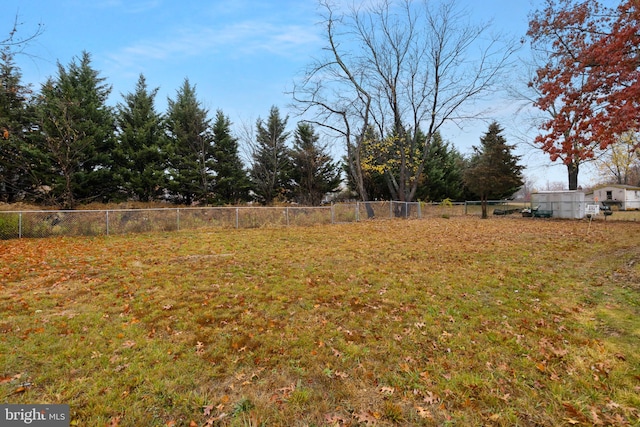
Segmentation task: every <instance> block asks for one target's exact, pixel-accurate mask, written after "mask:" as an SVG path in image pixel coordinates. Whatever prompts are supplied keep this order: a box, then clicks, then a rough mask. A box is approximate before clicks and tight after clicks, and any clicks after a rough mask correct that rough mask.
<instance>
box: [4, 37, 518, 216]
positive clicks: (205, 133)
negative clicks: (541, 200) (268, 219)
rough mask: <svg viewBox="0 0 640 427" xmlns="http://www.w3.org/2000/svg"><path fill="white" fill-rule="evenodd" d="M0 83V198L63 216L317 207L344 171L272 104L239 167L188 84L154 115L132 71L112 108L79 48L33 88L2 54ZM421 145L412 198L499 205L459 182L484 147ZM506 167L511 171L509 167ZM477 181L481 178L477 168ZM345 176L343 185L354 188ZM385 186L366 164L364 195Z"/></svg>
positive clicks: (496, 131) (221, 118)
mask: <svg viewBox="0 0 640 427" xmlns="http://www.w3.org/2000/svg"><path fill="white" fill-rule="evenodd" d="M0 84H1V90H0V129H1V130H2V133H1V135H0V137H1V138H2V139H0V202H14V201H17V200H29V201H34V202H39V203H48V204H53V205H57V206H61V207H65V208H73V207H75V206H77V205H78V204H80V203H88V202H92V201H98V202H118V201H125V200H139V201H143V202H148V201H157V200H165V201H166V200H170V201H173V202H176V203H180V204H187V205H191V204H194V203H198V204H234V203H241V202H246V201H250V200H253V201H257V202H260V203H263V204H269V203H273V202H274V201H282V202H291V201H293V202H298V203H300V204H304V205H318V204H320V203H321V202H322V200H323V197H324V196H325V195H326V194H327V193H330V192H334V191H337V190H338V189H339V188H340V186H341V183H342V180H341V175H342V172H343V171H344V172H346V171H347V169H348V168H347V167H346V166H344V163H346V162H344V161H343V165H342V167H341V165H340V164H339V163H338V162H335V161H334V160H333V159H332V158H331V156H330V155H329V154H328V150H327V146H326V145H323V144H321V143H320V138H319V135H318V134H317V133H316V132H315V130H314V128H313V126H311V125H310V124H308V123H304V122H300V123H298V125H297V127H296V128H295V131H294V132H293V133H291V132H288V131H287V121H288V117H284V118H283V117H281V115H280V112H279V110H278V108H277V107H272V108H271V111H270V112H269V116H268V118H267V120H266V121H265V120H262V119H258V120H257V122H256V129H255V135H252V136H251V138H250V139H251V141H250V142H248V145H249V147H248V148H249V159H248V160H249V165H248V167H246V166H245V164H244V162H243V161H242V159H241V157H240V155H239V144H238V138H236V137H235V136H234V135H233V132H232V129H231V126H232V124H231V121H230V120H229V118H228V117H227V116H225V115H224V113H223V112H222V111H221V110H218V111H216V114H215V117H214V118H213V119H210V118H209V116H208V115H209V112H208V111H207V110H206V109H205V108H203V107H202V105H201V103H200V102H199V101H198V99H197V95H196V90H195V87H194V86H193V85H191V84H190V82H189V80H188V79H185V81H184V83H183V85H182V86H181V87H180V88H179V89H178V90H177V92H176V95H175V97H174V98H172V99H168V104H167V111H166V112H165V113H164V114H161V113H159V112H158V111H157V110H156V108H155V98H156V95H157V92H158V89H150V88H149V87H148V86H147V83H146V81H145V78H144V76H143V75H141V76H140V77H139V79H138V82H137V84H136V87H135V91H134V92H132V93H127V94H124V95H122V100H121V102H119V103H117V105H116V107H115V108H111V107H109V106H108V105H107V98H108V97H109V95H110V93H111V87H110V86H109V85H108V84H106V83H105V79H104V78H102V77H100V75H99V73H98V72H97V71H96V70H94V69H93V68H92V66H91V58H90V55H89V54H88V53H86V52H83V53H82V55H81V56H80V57H79V58H75V59H73V60H72V61H71V62H70V64H69V65H68V66H67V67H64V66H63V65H61V64H58V72H57V75H56V76H55V77H50V78H49V79H48V80H47V81H46V82H45V83H44V84H43V85H42V87H41V88H40V90H39V92H33V91H32V88H31V86H30V85H25V84H23V83H22V82H21V73H20V70H19V69H18V68H17V67H16V65H15V63H14V58H13V55H12V53H11V51H10V50H9V49H8V48H6V49H4V50H3V51H2V56H1V58H0ZM492 126H493V127H490V129H489V132H488V133H487V136H485V139H487V138H488V140H489V141H494V145H495V144H498V149H499V150H502V151H504V150H507V152H508V151H509V150H510V146H507V145H506V141H504V138H503V137H502V136H501V135H500V132H501V131H502V130H501V129H500V128H499V126H498V125H497V124H494V125H492ZM481 142H482V143H483V146H484V145H485V142H484V139H483V140H481ZM428 149H429V152H428V153H427V155H426V158H427V159H428V161H427V164H426V167H425V173H424V174H423V179H422V182H421V183H420V190H419V192H418V194H417V195H416V198H417V199H420V200H432V201H433V200H436V201H439V200H443V199H446V198H449V199H454V200H456V199H458V200H459V199H465V198H466V199H468V198H475V197H478V196H487V195H489V196H491V197H502V196H504V195H508V194H507V193H509V192H510V191H515V189H514V188H513V187H514V186H513V185H511V186H510V187H509V188H508V189H505V188H501V189H498V188H493V189H483V188H478V186H477V185H474V184H477V182H479V180H478V179H477V177H476V178H474V179H472V180H469V179H468V177H469V176H471V175H472V172H473V170H474V168H475V171H476V172H477V170H478V169H477V164H478V162H477V158H478V156H479V155H481V154H482V151H483V149H481V150H480V151H476V153H475V154H474V155H473V156H472V157H471V158H470V159H465V158H464V157H463V156H462V155H461V154H460V153H459V152H458V151H457V150H456V149H455V148H454V147H453V146H452V145H451V144H450V143H447V142H444V141H443V139H442V138H441V136H440V135H439V134H436V135H435V136H434V138H433V141H432V143H431V144H429V148H428ZM484 151H486V150H484ZM486 156H487V155H485V157H486ZM511 160H513V161H512V163H513V164H514V165H515V160H518V159H517V158H516V159H511ZM489 163H491V164H493V163H495V162H493V163H492V162H489ZM494 172H495V173H498V174H499V175H500V174H502V175H504V174H505V173H507V172H505V171H504V170H503V171H500V172H496V171H494ZM512 172H513V170H512V171H511V172H509V173H512ZM482 173H483V174H485V175H486V174H487V173H491V171H488V170H486V167H485V170H484V171H483V172H482ZM517 173H519V169H518V170H517V171H516V175H517ZM512 174H513V173H512ZM348 175H349V174H348V173H345V176H346V177H347V179H346V184H347V187H348V188H352V189H353V187H354V186H352V185H351V182H350V180H349V178H348ZM465 177H467V179H465ZM386 178H388V177H385V175H384V173H382V172H378V171H376V168H370V169H369V170H368V171H367V173H366V176H365V185H366V188H367V190H368V194H369V195H370V198H373V199H390V198H391V196H390V194H391V192H390V189H389V186H388V179H386ZM493 187H495V185H493ZM516 187H517V186H516ZM516 189H517V188H516ZM498 190H499V191H498ZM354 196H356V197H357V195H354Z"/></svg>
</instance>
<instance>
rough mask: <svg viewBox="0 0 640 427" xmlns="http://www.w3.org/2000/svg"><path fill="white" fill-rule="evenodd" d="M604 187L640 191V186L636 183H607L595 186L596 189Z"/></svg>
mask: <svg viewBox="0 0 640 427" xmlns="http://www.w3.org/2000/svg"><path fill="white" fill-rule="evenodd" d="M603 188H622V189H624V190H631V191H640V187H638V186H635V185H626V184H606V185H599V186H597V187H595V188H594V191H595V190H601V189H603Z"/></svg>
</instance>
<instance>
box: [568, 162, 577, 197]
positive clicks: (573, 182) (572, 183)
mask: <svg viewBox="0 0 640 427" xmlns="http://www.w3.org/2000/svg"><path fill="white" fill-rule="evenodd" d="M578 169H579V167H578V163H575V162H571V163H569V164H568V165H567V175H568V177H569V190H577V189H578Z"/></svg>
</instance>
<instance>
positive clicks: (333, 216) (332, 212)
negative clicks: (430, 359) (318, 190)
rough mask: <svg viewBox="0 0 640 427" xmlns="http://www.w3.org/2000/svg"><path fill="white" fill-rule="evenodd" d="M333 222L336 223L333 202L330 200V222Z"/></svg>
mask: <svg viewBox="0 0 640 427" xmlns="http://www.w3.org/2000/svg"><path fill="white" fill-rule="evenodd" d="M335 223H336V215H335V209H334V204H333V202H331V224H335Z"/></svg>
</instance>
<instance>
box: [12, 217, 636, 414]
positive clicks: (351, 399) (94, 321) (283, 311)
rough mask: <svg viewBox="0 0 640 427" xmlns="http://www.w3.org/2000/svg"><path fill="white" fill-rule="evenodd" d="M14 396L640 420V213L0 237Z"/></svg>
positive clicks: (223, 409) (224, 409) (238, 410)
mask: <svg viewBox="0 0 640 427" xmlns="http://www.w3.org/2000/svg"><path fill="white" fill-rule="evenodd" d="M0 312H2V313H3V316H2V318H0V332H1V334H0V395H1V396H2V401H3V403H67V404H69V405H70V407H71V415H72V420H73V421H72V425H83V426H84V425H86V426H101V425H120V426H141V425H145V426H146V425H150V426H151V425H158V426H166V425H174V426H181V425H182V426H190V425H197V426H204V425H209V426H259V425H265V426H267V425H268V426H273V425H275V426H324V425H330V426H347V425H349V426H357V425H380V426H387V425H425V426H430V425H496V426H513V425H521V426H530V425H531V426H534V425H535V426H560V425H592V424H599V423H601V424H602V425H635V424H638V423H640V418H639V416H640V413H639V410H638V408H640V397H638V396H640V354H639V353H638V348H639V344H640V316H639V314H640V224H637V223H633V222H630V223H629V222H628V223H624V222H610V221H606V222H605V221H594V222H593V223H592V224H591V225H589V224H588V222H587V221H556V220H551V221H548V220H532V219H531V218H499V219H490V220H484V221H483V220H479V219H476V218H454V219H442V218H436V219H429V220H420V221H418V220H411V221H404V220H399V221H371V222H369V221H367V222H362V223H357V224H341V225H333V226H313V227H297V228H296V227H293V228H274V229H268V228H260V229H250V230H213V231H212V230H206V231H182V232H173V233H156V234H136V235H128V236H112V237H90V238H51V239H40V240H28V239H27V240H14V241H6V242H0Z"/></svg>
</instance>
